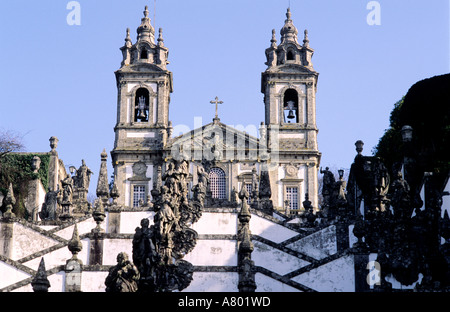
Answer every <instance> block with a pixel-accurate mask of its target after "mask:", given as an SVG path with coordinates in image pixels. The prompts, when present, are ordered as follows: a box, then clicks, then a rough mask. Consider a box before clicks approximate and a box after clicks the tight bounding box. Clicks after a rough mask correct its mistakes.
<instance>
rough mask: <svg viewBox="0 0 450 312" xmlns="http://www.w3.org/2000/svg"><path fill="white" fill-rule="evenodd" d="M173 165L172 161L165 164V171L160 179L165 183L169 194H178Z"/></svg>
mask: <svg viewBox="0 0 450 312" xmlns="http://www.w3.org/2000/svg"><path fill="white" fill-rule="evenodd" d="M175 173H176V172H175V164H174V163H173V161H169V162H168V163H167V170H166V172H165V173H164V175H163V177H162V179H163V180H164V181H165V184H164V185H165V186H166V187H167V189H168V191H169V193H171V194H178V193H179V192H178V181H177V178H176V176H175Z"/></svg>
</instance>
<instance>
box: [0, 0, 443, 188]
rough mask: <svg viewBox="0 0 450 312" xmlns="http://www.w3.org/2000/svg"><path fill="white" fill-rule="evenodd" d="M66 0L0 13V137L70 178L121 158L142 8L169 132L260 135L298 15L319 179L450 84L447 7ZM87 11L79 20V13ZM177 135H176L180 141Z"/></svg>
mask: <svg viewBox="0 0 450 312" xmlns="http://www.w3.org/2000/svg"><path fill="white" fill-rule="evenodd" d="M70 2H71V1H68V0H57V1H55V0H51V1H47V0H40V1H31V0H28V1H24V0H15V1H1V2H0V31H1V33H2V36H3V40H2V45H1V49H0V59H1V60H2V61H3V64H2V69H1V70H0V91H1V97H0V130H3V131H8V130H10V131H14V132H16V133H17V134H19V135H20V136H21V137H22V141H23V143H24V145H25V151H27V152H48V151H50V146H49V138H50V137H51V136H56V137H58V139H59V143H58V147H57V151H58V154H59V157H60V158H61V159H62V160H63V161H64V164H65V166H66V168H67V169H68V168H69V166H75V167H77V168H78V167H79V166H80V165H81V160H82V159H84V160H85V161H86V164H87V165H88V166H89V167H90V169H91V170H92V171H94V176H93V177H92V178H91V185H90V193H91V194H94V195H95V188H96V185H97V179H98V172H99V168H100V153H101V152H102V151H103V149H105V150H106V151H107V152H108V157H109V158H108V159H109V162H108V172H109V174H110V175H111V174H112V172H113V170H112V164H111V161H110V159H111V158H110V154H109V152H110V151H111V150H112V149H113V144H114V126H115V124H116V121H117V120H116V118H117V112H116V108H117V86H116V81H115V75H114V71H116V70H118V69H119V68H120V62H121V61H122V55H121V52H120V50H119V48H120V47H121V46H123V44H124V39H125V35H126V28H127V27H129V28H130V30H131V38H132V41H133V43H134V42H135V41H136V29H137V27H138V26H139V24H140V20H141V18H142V17H143V10H144V7H145V5H148V7H149V11H150V14H149V17H150V18H151V19H152V24H153V26H154V27H155V29H156V33H157V32H158V28H160V27H161V28H162V29H163V37H164V44H165V46H166V47H167V48H169V61H170V64H169V65H168V70H170V71H171V72H172V73H173V77H174V78H173V80H174V92H173V93H172V95H171V103H170V113H169V119H170V120H171V121H172V123H173V125H174V126H175V127H176V126H179V125H182V126H183V127H185V126H187V127H188V128H190V129H193V128H194V120H197V122H198V120H199V118H201V121H202V124H207V123H209V122H211V121H212V118H214V113H215V107H214V105H211V104H210V101H211V100H213V99H214V98H215V97H216V96H217V97H219V100H222V101H223V102H224V103H223V104H222V105H220V106H219V117H220V119H221V122H223V123H225V124H227V125H231V126H237V125H242V126H244V127H248V126H252V125H254V126H256V127H257V126H258V125H259V124H260V123H261V121H264V103H263V94H262V93H261V73H262V72H263V71H264V70H265V69H266V65H265V64H264V63H265V61H266V59H265V53H264V51H265V49H266V48H268V47H269V46H270V39H271V32H272V29H275V30H276V34H277V40H278V43H279V42H280V29H281V27H282V26H283V25H284V20H285V19H286V15H285V14H286V9H287V8H288V7H289V6H290V10H291V13H292V20H293V22H294V25H295V26H296V27H297V29H298V31H299V41H300V42H302V40H303V30H304V29H308V33H309V40H310V46H311V48H313V49H314V51H315V52H314V55H313V58H312V62H313V65H314V69H315V70H316V71H317V72H319V79H318V86H317V94H316V113H317V116H316V122H317V127H318V129H319V134H318V145H319V150H320V152H321V153H322V159H321V164H320V166H321V167H326V166H328V167H330V168H332V169H334V170H337V169H340V168H343V169H347V170H348V169H349V168H350V166H351V163H352V162H353V159H354V157H355V155H356V152H355V145H354V143H355V142H356V141H357V140H362V141H364V143H365V145H364V151H363V154H364V155H371V154H372V150H373V148H374V147H375V146H376V144H377V142H378V140H379V139H380V137H381V136H382V135H383V134H384V132H385V130H386V129H387V128H388V127H389V114H390V112H391V110H392V109H393V107H394V104H395V102H397V101H398V100H400V99H401V98H402V96H404V95H405V94H406V93H407V91H408V89H409V88H410V87H411V86H412V85H413V84H414V83H416V82H418V81H420V80H423V79H426V78H429V77H433V76H436V75H442V74H446V73H449V72H450V62H449V59H450V40H449V37H450V34H449V30H450V18H449V13H450V0H432V1H418V0H414V1H411V0H379V1H369V0H341V1H336V0H320V1H317V0H290V1H289V0H147V1H144V0H133V1H119V0H108V1H104V0H96V1H89V0H79V1H75V4H76V6H75V7H74V6H72V3H70ZM77 8H79V10H78V9H77ZM174 135H176V133H174Z"/></svg>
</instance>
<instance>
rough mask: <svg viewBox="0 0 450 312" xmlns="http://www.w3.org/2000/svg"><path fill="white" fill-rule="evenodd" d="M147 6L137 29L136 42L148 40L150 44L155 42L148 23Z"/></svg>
mask: <svg viewBox="0 0 450 312" xmlns="http://www.w3.org/2000/svg"><path fill="white" fill-rule="evenodd" d="M148 15H149V12H148V6H145V10H144V17H143V18H142V19H141V25H139V27H138V29H137V34H138V41H140V40H148V41H150V42H151V43H154V41H155V29H154V28H153V26H152V25H151V23H150V18H149V17H148Z"/></svg>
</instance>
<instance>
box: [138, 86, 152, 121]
mask: <svg viewBox="0 0 450 312" xmlns="http://www.w3.org/2000/svg"><path fill="white" fill-rule="evenodd" d="M149 99H150V93H149V92H148V90H147V89H145V88H139V89H137V91H136V96H135V99H134V121H135V122H143V121H148V112H149Z"/></svg>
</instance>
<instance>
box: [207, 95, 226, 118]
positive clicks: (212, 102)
mask: <svg viewBox="0 0 450 312" xmlns="http://www.w3.org/2000/svg"><path fill="white" fill-rule="evenodd" d="M209 103H211V104H216V117H215V119H217V118H218V117H217V105H218V104H222V103H223V102H222V101H219V98H218V97H217V96H216V98H215V100H214V101H210V102H209Z"/></svg>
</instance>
